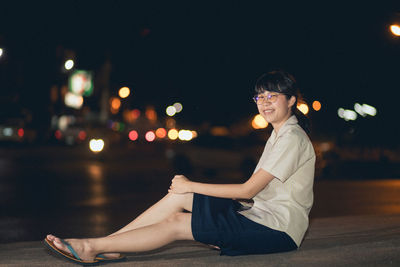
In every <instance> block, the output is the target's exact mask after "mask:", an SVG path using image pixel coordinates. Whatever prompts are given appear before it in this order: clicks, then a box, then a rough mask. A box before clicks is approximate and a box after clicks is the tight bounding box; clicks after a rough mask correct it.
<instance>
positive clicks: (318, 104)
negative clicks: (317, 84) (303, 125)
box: [312, 100, 321, 111]
mask: <svg viewBox="0 0 400 267" xmlns="http://www.w3.org/2000/svg"><path fill="white" fill-rule="evenodd" d="M312 108H313V109H314V110H315V111H320V110H321V102H319V101H318V100H315V101H314V102H313V103H312Z"/></svg>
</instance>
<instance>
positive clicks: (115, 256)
mask: <svg viewBox="0 0 400 267" xmlns="http://www.w3.org/2000/svg"><path fill="white" fill-rule="evenodd" d="M101 255H103V256H104V257H106V258H107V259H118V258H119V257H120V256H121V254H120V253H101Z"/></svg>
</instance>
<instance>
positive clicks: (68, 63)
mask: <svg viewBox="0 0 400 267" xmlns="http://www.w3.org/2000/svg"><path fill="white" fill-rule="evenodd" d="M73 67H74V61H73V60H72V59H68V60H67V61H65V64H64V68H65V69H66V70H70V69H72V68H73Z"/></svg>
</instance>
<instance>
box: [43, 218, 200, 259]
mask: <svg viewBox="0 0 400 267" xmlns="http://www.w3.org/2000/svg"><path fill="white" fill-rule="evenodd" d="M191 218H192V215H191V214H190V213H182V212H178V213H175V214H173V215H171V216H169V217H168V218H167V219H164V220H163V221H161V222H159V223H156V224H151V225H148V226H145V227H141V228H138V229H135V230H130V231H126V232H123V233H120V234H115V235H113V236H107V237H102V238H91V239H67V240H66V241H67V242H69V243H70V244H71V246H72V247H73V248H74V249H75V251H76V252H77V254H78V255H79V257H80V258H81V259H82V260H93V259H94V257H95V256H96V255H98V254H99V253H107V252H113V251H118V252H140V251H148V250H153V249H156V248H159V247H162V246H164V245H166V244H169V243H171V242H173V241H175V240H193V235H192V229H191ZM47 238H48V239H50V240H54V244H55V246H57V247H58V248H59V249H61V250H63V251H66V252H69V250H68V248H67V247H66V246H65V245H64V244H63V243H61V241H60V240H59V239H58V238H57V237H55V236H52V235H48V237H47Z"/></svg>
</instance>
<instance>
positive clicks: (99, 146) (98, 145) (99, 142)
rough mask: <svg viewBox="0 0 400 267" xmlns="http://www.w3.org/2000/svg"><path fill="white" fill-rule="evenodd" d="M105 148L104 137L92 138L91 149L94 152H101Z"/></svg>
mask: <svg viewBox="0 0 400 267" xmlns="http://www.w3.org/2000/svg"><path fill="white" fill-rule="evenodd" d="M103 148H104V141H103V139H91V140H90V142H89V149H90V150H91V151H92V152H95V153H98V152H101V151H102V150H103Z"/></svg>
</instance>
